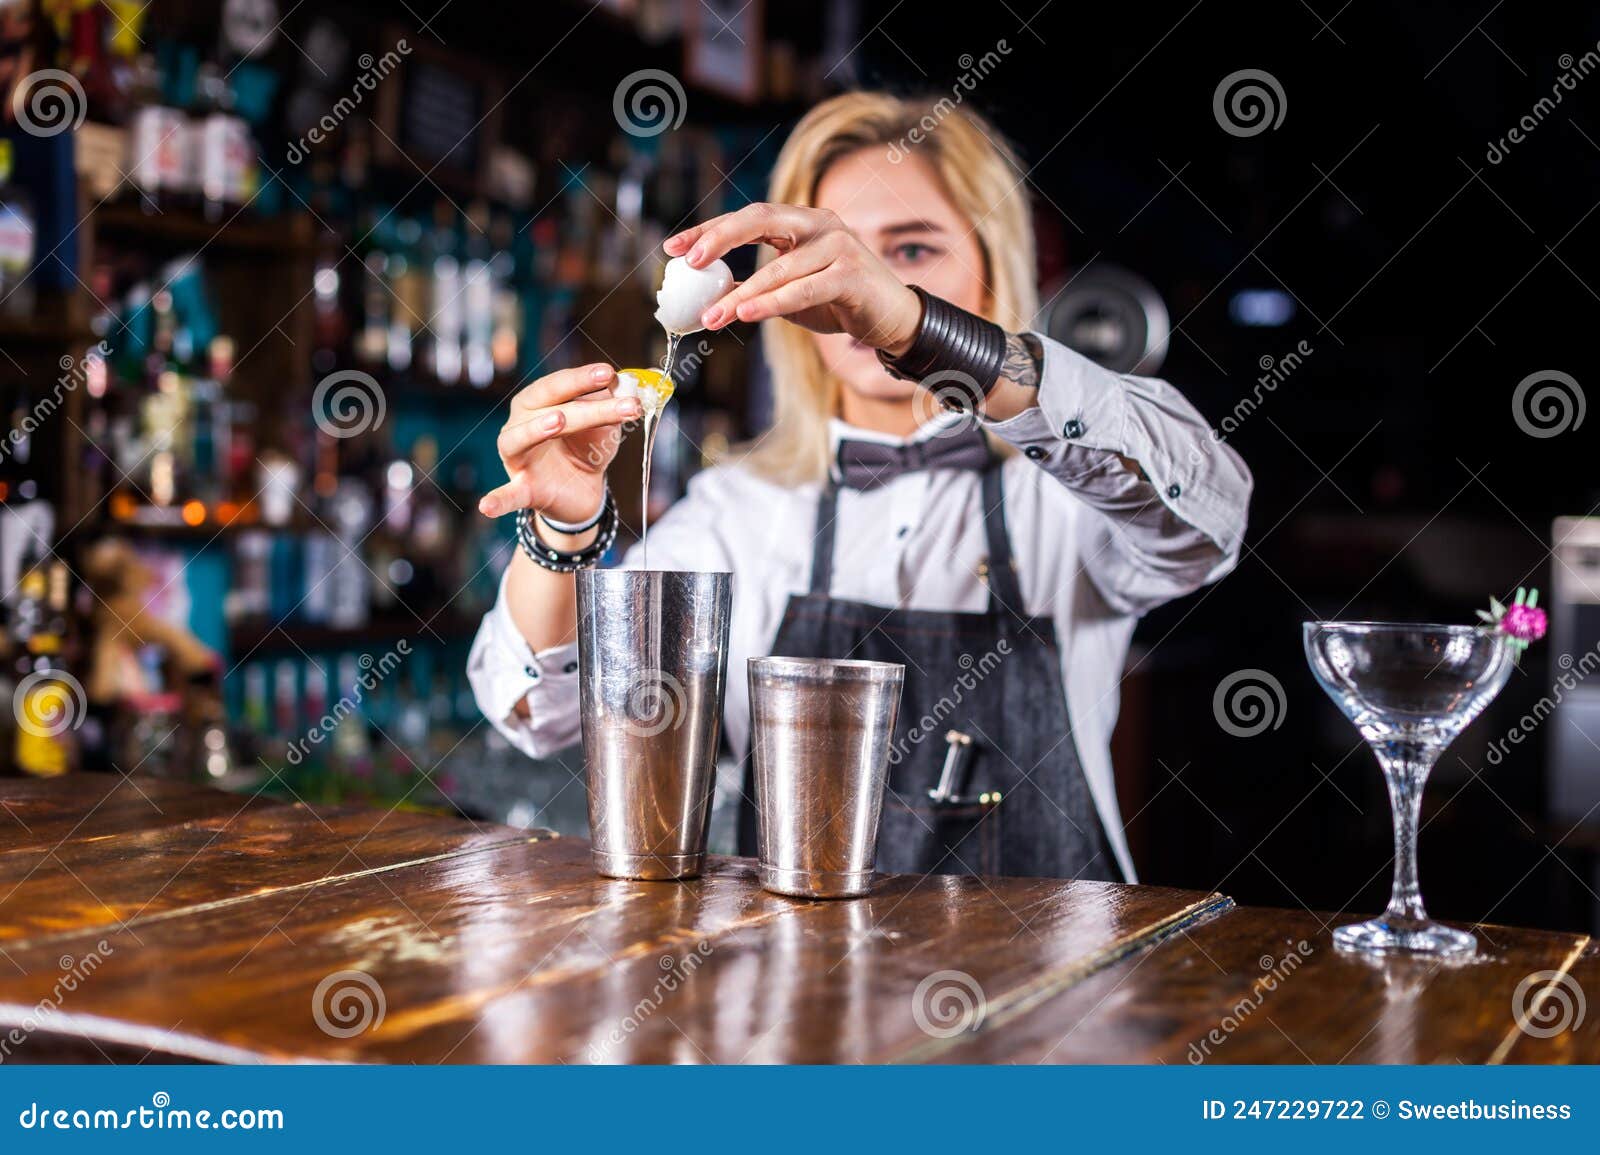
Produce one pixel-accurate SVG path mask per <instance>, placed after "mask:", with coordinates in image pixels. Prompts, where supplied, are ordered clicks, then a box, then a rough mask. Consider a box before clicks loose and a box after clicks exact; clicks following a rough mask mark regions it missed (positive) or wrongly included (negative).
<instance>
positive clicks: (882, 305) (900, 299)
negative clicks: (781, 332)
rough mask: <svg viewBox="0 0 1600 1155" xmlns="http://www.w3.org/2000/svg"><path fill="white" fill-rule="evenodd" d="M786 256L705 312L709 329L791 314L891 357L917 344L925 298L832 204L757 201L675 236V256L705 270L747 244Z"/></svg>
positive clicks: (671, 247)
mask: <svg viewBox="0 0 1600 1155" xmlns="http://www.w3.org/2000/svg"><path fill="white" fill-rule="evenodd" d="M757 242H759V243H761V244H767V245H771V246H772V247H773V248H775V249H777V250H778V255H777V256H776V257H774V258H773V259H772V260H770V261H768V262H767V263H766V264H765V265H763V266H762V267H761V268H760V269H758V270H757V271H756V272H755V273H754V274H753V275H752V276H751V277H750V279H749V280H748V281H745V282H743V283H742V284H739V285H735V286H734V287H733V289H732V290H731V291H730V292H729V293H728V294H727V295H726V296H724V297H723V298H722V299H721V300H720V301H718V302H716V304H714V305H712V306H711V307H710V308H708V309H707V310H706V311H705V313H704V314H702V315H701V318H700V319H701V321H702V322H703V323H704V324H705V327H706V328H707V329H721V328H723V327H724V326H726V325H728V324H730V323H731V322H733V321H734V320H735V319H737V320H740V321H762V320H765V319H766V318H768V317H786V318H788V319H789V320H791V321H793V322H794V323H795V324H797V325H803V326H804V327H805V328H807V329H811V330H813V331H814V332H817V333H849V334H850V335H851V336H852V337H854V338H855V339H856V340H858V341H860V342H861V343H862V344H864V345H870V346H871V347H872V348H874V349H884V350H886V351H888V352H889V353H890V354H891V355H895V354H899V353H904V352H905V351H906V350H907V349H908V348H910V347H911V340H912V338H913V337H914V336H915V335H916V332H917V325H918V323H919V322H920V321H921V320H922V302H921V301H919V300H918V299H917V295H916V294H915V293H913V292H912V291H911V290H910V289H909V288H907V287H906V285H905V284H904V283H903V282H902V281H901V280H900V278H899V277H897V276H895V274H894V271H893V270H892V269H890V268H889V266H888V265H886V264H884V263H883V261H882V260H880V259H879V258H878V256H877V254H876V253H874V252H873V251H872V250H871V249H869V248H867V246H866V245H864V244H862V243H861V241H860V239H859V238H857V237H856V235H855V234H854V233H852V232H851V231H850V230H849V229H847V228H845V227H844V223H843V222H842V221H841V220H840V219H839V218H838V216H837V215H835V214H834V213H833V212H831V211H830V210H828V209H812V208H801V207H800V206H798V205H780V204H766V203H757V204H750V205H746V206H745V207H744V208H742V209H739V210H738V211H737V212H731V213H725V214H723V215H722V216H720V217H715V218H713V219H711V220H709V221H707V222H705V223H704V224H701V225H695V226H694V227H693V228H689V229H685V230H684V231H683V232H681V233H677V234H675V235H673V236H670V237H668V238H667V239H666V241H665V242H664V243H663V245H662V248H663V249H665V250H666V253H667V255H668V256H670V257H676V256H683V255H684V254H687V255H688V261H689V264H690V265H692V266H694V267H695V268H697V269H700V268H704V267H705V266H706V265H707V264H708V263H710V262H711V261H714V260H716V259H717V258H718V257H720V256H722V255H723V254H724V253H727V252H728V251H729V250H730V249H735V248H738V247H739V246H740V245H748V244H754V243H757Z"/></svg>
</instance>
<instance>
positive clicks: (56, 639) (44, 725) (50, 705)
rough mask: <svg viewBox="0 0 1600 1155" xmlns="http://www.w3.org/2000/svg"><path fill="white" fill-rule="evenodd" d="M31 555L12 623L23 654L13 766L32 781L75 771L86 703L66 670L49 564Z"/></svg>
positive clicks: (62, 631)
mask: <svg viewBox="0 0 1600 1155" xmlns="http://www.w3.org/2000/svg"><path fill="white" fill-rule="evenodd" d="M31 553H32V556H33V558H34V561H33V564H31V565H30V566H29V567H28V569H27V571H26V572H25V573H24V574H23V577H22V580H21V582H19V583H18V586H17V599H16V605H15V606H14V607H13V613H12V624H11V633H12V636H13V637H14V638H15V640H16V644H17V648H18V650H19V655H18V658H17V664H16V666H15V669H16V672H17V675H18V677H17V686H16V689H15V690H14V691H13V708H14V712H15V715H16V722H17V729H16V734H15V738H14V746H13V755H12V765H13V766H15V767H16V769H17V770H19V771H20V772H21V773H23V774H26V775H29V776H31V777H35V778H55V777H59V776H60V775H62V774H65V773H66V772H67V771H68V770H70V769H71V768H72V765H73V727H74V725H75V724H76V723H78V722H80V721H81V720H82V715H83V710H84V708H85V703H84V702H83V699H82V695H83V691H82V689H81V688H80V687H79V686H78V683H77V682H76V681H75V680H74V679H73V678H72V677H71V676H70V675H69V674H67V672H66V667H65V665H64V656H63V650H64V649H65V643H66V618H65V615H64V614H63V613H61V612H60V611H59V610H57V609H56V608H55V607H53V606H52V605H51V597H50V592H51V590H50V587H51V581H50V577H49V567H48V563H47V562H46V560H45V558H44V556H43V550H42V549H35V550H33V551H31ZM18 695H20V697H18Z"/></svg>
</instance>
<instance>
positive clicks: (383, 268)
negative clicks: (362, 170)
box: [355, 213, 409, 369]
mask: <svg viewBox="0 0 1600 1155" xmlns="http://www.w3.org/2000/svg"><path fill="white" fill-rule="evenodd" d="M367 217H368V218H370V219H368V220H367V222H366V226H365V227H364V228H363V229H362V235H363V237H364V238H365V239H364V240H363V241H362V242H361V244H362V248H363V250H364V251H363V252H362V253H361V272H360V277H359V284H358V291H359V316H360V318H361V323H360V328H359V329H358V330H357V332H356V337H355V355H356V360H357V362H358V363H359V364H361V365H362V366H364V367H366V368H368V369H374V368H377V367H379V366H381V365H383V364H385V363H386V362H387V361H388V360H389V310H390V303H389V288H388V284H387V281H386V278H387V277H388V275H389V274H388V264H389V253H388V251H387V242H388V239H389V237H390V234H391V231H392V230H391V229H390V228H389V221H388V219H387V218H378V217H376V216H375V214H374V213H368V214H367ZM408 353H409V351H408Z"/></svg>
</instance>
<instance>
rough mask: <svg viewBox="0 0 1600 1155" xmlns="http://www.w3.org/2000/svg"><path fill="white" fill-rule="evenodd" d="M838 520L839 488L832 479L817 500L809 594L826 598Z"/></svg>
mask: <svg viewBox="0 0 1600 1155" xmlns="http://www.w3.org/2000/svg"><path fill="white" fill-rule="evenodd" d="M838 520H839V486H838V484H837V483H836V482H834V481H833V479H832V478H829V479H828V481H827V482H826V483H825V484H824V485H823V487H822V495H821V496H820V497H818V498H817V528H816V531H815V533H814V534H813V536H812V539H811V542H812V545H811V592H812V593H813V594H816V595H819V596H821V597H827V596H828V588H829V586H830V585H832V583H833V536H834V526H835V525H836V524H837V523H838Z"/></svg>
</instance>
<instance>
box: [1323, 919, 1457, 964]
mask: <svg viewBox="0 0 1600 1155" xmlns="http://www.w3.org/2000/svg"><path fill="white" fill-rule="evenodd" d="M1333 945H1334V946H1336V947H1338V948H1339V949H1340V950H1355V951H1365V952H1368V953H1371V954H1428V955H1439V956H1443V957H1456V956H1461V955H1470V954H1472V953H1473V952H1474V951H1476V950H1477V949H1478V940H1477V939H1476V938H1474V937H1473V936H1472V935H1470V934H1468V933H1467V932H1466V931H1464V930H1456V929H1455V928H1454V927H1448V926H1440V925H1439V924H1438V923H1436V922H1427V923H1423V924H1422V925H1421V926H1415V927H1409V928H1407V929H1404V930H1402V929H1400V928H1398V927H1393V926H1390V925H1389V923H1387V922H1385V921H1384V920H1383V919H1381V918H1375V919H1373V920H1372V921H1371V922H1358V923H1354V924H1352V925H1350V926H1341V927H1339V928H1338V929H1337V930H1335V931H1334V932H1333Z"/></svg>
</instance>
